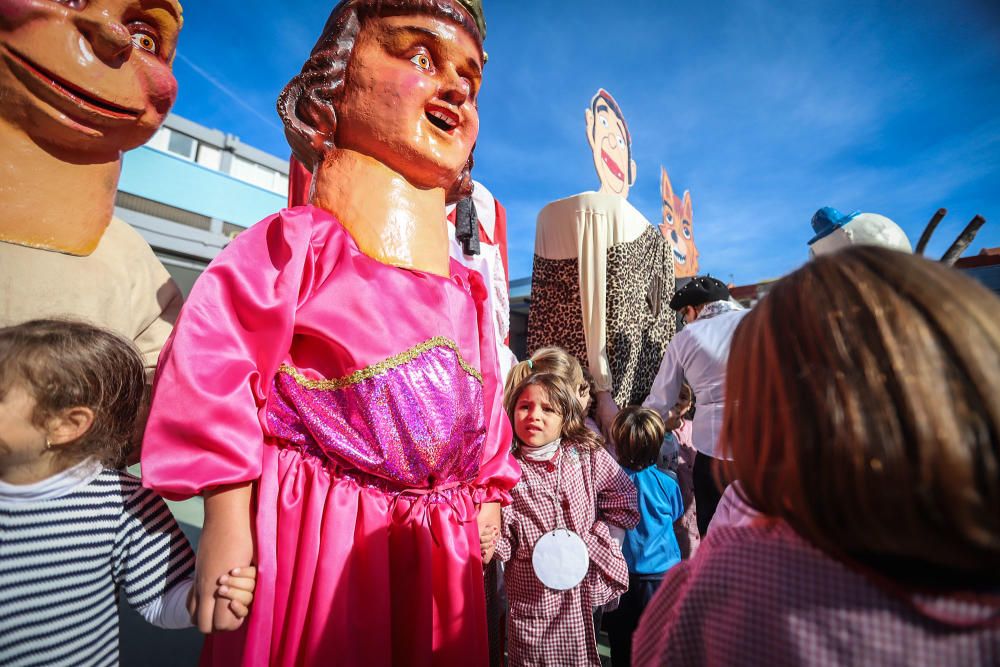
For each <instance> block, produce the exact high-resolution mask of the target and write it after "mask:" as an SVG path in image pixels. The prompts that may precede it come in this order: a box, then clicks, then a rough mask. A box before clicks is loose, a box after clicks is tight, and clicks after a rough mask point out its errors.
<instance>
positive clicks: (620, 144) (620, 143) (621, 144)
mask: <svg viewBox="0 0 1000 667" xmlns="http://www.w3.org/2000/svg"><path fill="white" fill-rule="evenodd" d="M618 148H625V137H623V136H620V135H619V137H618Z"/></svg>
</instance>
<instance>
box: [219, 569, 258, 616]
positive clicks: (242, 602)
mask: <svg viewBox="0 0 1000 667" xmlns="http://www.w3.org/2000/svg"><path fill="white" fill-rule="evenodd" d="M256 586H257V568H255V567H254V566H253V565H248V566H246V567H236V568H233V569H232V570H230V571H229V574H224V575H222V576H221V577H219V590H218V592H217V593H216V595H218V597H220V598H225V599H227V600H229V610H230V611H232V612H233V614H235V615H236V618H240V619H243V618H246V617H247V616H248V615H249V614H250V604H251V603H252V602H253V591H254V588H256Z"/></svg>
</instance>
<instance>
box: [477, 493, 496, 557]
mask: <svg viewBox="0 0 1000 667" xmlns="http://www.w3.org/2000/svg"><path fill="white" fill-rule="evenodd" d="M476 523H477V524H478V525H479V552H480V555H481V556H482V557H483V564H486V563H489V562H490V561H491V560H492V559H493V551H494V550H495V549H496V546H497V538H498V537H499V536H500V503H483V504H482V505H480V507H479V514H478V515H477V516H476Z"/></svg>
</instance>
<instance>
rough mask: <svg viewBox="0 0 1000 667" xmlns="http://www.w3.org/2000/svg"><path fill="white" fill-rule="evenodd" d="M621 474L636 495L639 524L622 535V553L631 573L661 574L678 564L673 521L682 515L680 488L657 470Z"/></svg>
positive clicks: (650, 469) (650, 468)
mask: <svg viewBox="0 0 1000 667" xmlns="http://www.w3.org/2000/svg"><path fill="white" fill-rule="evenodd" d="M624 470H625V474H626V475H628V476H629V479H631V480H632V483H633V484H635V488H636V491H638V492H639V525H637V526H636V527H635V528H633V529H632V530H629V531H627V532H626V533H625V541H624V543H623V544H622V552H623V553H624V554H625V562H627V563H628V571H629V573H631V574H662V573H663V572H666V571H667V570H669V569H670V568H671V567H673V566H674V565H676V564H677V563H679V562H680V561H681V549H680V546H679V545H678V544H677V537H676V536H675V535H674V521H676V520H677V519H679V518H680V517H681V515H683V514H684V500H683V498H682V497H681V487H679V486H678V485H677V482H675V481H674V480H673V479H671V478H670V477H669V476H668V475H665V474H664V473H662V472H661V471H660V470H658V469H657V467H656V466H655V465H654V466H650V467H648V468H646V469H644V470H640V471H639V472H636V471H634V470H629V469H628V468H625V469H624Z"/></svg>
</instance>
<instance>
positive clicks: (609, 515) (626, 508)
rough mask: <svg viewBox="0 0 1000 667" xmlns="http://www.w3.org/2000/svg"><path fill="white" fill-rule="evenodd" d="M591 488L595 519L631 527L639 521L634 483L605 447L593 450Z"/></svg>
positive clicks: (627, 528)
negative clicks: (592, 486) (592, 484)
mask: <svg viewBox="0 0 1000 667" xmlns="http://www.w3.org/2000/svg"><path fill="white" fill-rule="evenodd" d="M594 491H595V493H596V496H595V502H594V505H595V509H596V510H597V512H596V513H597V518H598V519H599V520H600V521H604V522H605V523H609V524H612V525H614V526H618V527H619V528H623V529H625V530H631V529H632V528H635V527H636V524H638V523H639V496H638V493H637V492H636V490H635V484H633V483H632V480H630V479H629V478H628V475H626V474H625V471H624V470H622V469H621V466H619V465H618V463H617V462H616V461H615V460H614V459H613V458H611V455H610V454H608V453H607V451H605V450H604V449H597V450H595V451H594Z"/></svg>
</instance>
